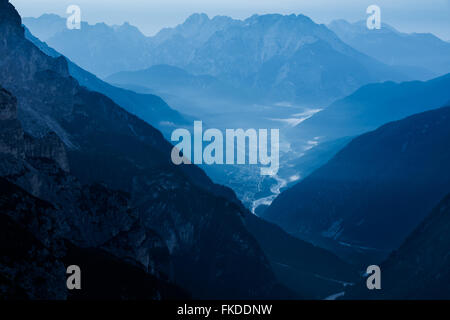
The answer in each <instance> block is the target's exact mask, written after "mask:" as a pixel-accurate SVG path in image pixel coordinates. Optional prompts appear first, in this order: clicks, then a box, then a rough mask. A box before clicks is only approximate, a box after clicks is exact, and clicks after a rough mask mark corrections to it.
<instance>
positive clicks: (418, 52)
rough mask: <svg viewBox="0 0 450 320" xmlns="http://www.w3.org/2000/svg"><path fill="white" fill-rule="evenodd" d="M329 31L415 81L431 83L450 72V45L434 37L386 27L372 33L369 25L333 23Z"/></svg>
mask: <svg viewBox="0 0 450 320" xmlns="http://www.w3.org/2000/svg"><path fill="white" fill-rule="evenodd" d="M328 28H329V29H331V30H332V31H333V32H334V33H336V34H337V35H338V37H339V38H340V39H342V41H344V42H345V43H347V44H348V45H350V46H352V47H353V48H355V49H356V50H358V51H360V52H362V53H365V54H367V55H368V56H370V57H372V58H375V59H377V60H379V61H381V62H383V63H385V64H387V65H390V66H395V67H397V68H399V70H403V71H404V72H405V73H406V74H408V75H410V76H411V77H412V78H413V79H416V80H428V79H431V78H433V77H436V76H439V75H443V74H446V73H449V72H450V43H448V42H446V41H443V40H441V39H439V38H438V37H436V36H434V35H433V34H431V33H411V34H408V33H403V32H399V31H398V30H396V29H395V28H394V27H392V26H390V25H388V24H386V23H382V24H381V27H380V29H372V30H369V29H368V28H367V27H366V21H357V22H354V23H350V22H347V21H345V20H334V21H332V22H331V23H330V24H328Z"/></svg>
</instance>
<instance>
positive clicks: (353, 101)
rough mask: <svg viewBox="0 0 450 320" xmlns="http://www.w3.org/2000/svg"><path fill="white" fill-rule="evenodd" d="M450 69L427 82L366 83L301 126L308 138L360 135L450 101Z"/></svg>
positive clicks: (302, 133) (305, 136)
mask: <svg viewBox="0 0 450 320" xmlns="http://www.w3.org/2000/svg"><path fill="white" fill-rule="evenodd" d="M449 88H450V73H449V74H447V75H445V76H441V77H439V78H435V79H432V80H429V81H426V82H421V81H411V82H402V83H393V82H385V83H377V84H369V85H366V86H364V87H362V88H360V89H358V90H357V91H355V92H354V93H353V94H351V95H349V96H348V97H345V98H343V99H341V100H338V101H336V102H334V103H332V104H331V105H330V106H329V107H327V108H325V109H324V110H323V111H321V112H318V113H316V114H315V115H313V116H312V117H311V118H309V119H307V120H305V121H304V122H302V123H301V124H300V125H299V126H298V130H297V131H296V134H297V135H298V136H300V137H303V138H304V139H312V138H314V137H317V136H319V137H321V139H322V140H335V139H338V138H342V137H348V136H356V135H359V134H361V133H364V132H367V131H370V130H374V129H375V128H377V127H379V126H381V125H383V124H385V123H387V122H389V121H394V120H400V119H402V118H404V117H407V116H409V115H412V114H415V113H419V112H424V111H427V110H431V109H435V108H439V107H441V106H443V105H445V104H446V103H447V102H449V101H450V90H449Z"/></svg>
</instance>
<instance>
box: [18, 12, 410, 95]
mask: <svg viewBox="0 0 450 320" xmlns="http://www.w3.org/2000/svg"><path fill="white" fill-rule="evenodd" d="M44 18H45V17H44ZM38 20H39V19H38ZM45 20H46V19H43V21H45ZM25 23H27V21H26V20H25ZM29 25H30V30H31V32H32V33H33V34H35V35H36V36H37V37H41V34H42V32H41V29H42V27H37V26H36V20H32V23H30V24H29ZM127 33H129V36H128V38H129V39H127V37H125V36H124V35H125V34H127ZM42 35H43V36H45V35H47V34H46V33H45V34H42ZM96 38H99V39H96ZM46 41H47V43H48V44H49V45H50V46H51V47H53V48H55V49H56V50H57V51H59V52H61V53H62V54H64V55H66V56H67V57H68V58H70V59H71V60H73V61H74V62H75V63H77V64H78V65H80V66H81V67H83V68H86V69H87V70H89V71H90V72H93V73H94V74H97V75H99V76H102V77H103V76H106V75H109V74H112V73H115V72H118V71H134V70H137V69H145V68H148V67H150V66H154V65H161V64H165V65H172V66H176V67H180V68H183V69H185V70H187V71H188V72H190V73H193V74H195V75H204V74H207V75H210V76H214V77H216V78H218V79H220V80H222V81H224V82H229V83H230V84H231V85H232V86H234V87H239V88H245V89H246V90H247V91H248V92H250V93H251V94H253V96H256V97H264V98H266V99H270V100H275V101H291V100H295V101H300V102H304V103H310V102H315V103H329V102H331V101H332V100H333V99H336V98H339V97H342V96H345V95H347V94H349V93H351V92H352V91H353V90H355V89H357V88H359V87H360V86H361V85H364V84H367V83H369V82H377V81H383V80H406V79H408V77H405V76H404V75H403V74H402V73H400V72H398V71H397V70H393V69H392V68H390V67H388V66H386V65H384V64H382V63H380V62H378V61H377V60H375V59H372V58H370V57H369V56H366V55H365V54H362V53H360V52H358V51H356V50H354V49H353V48H351V47H350V46H348V45H346V44H345V43H344V42H342V41H341V40H340V39H339V38H338V37H337V36H336V35H335V34H334V33H333V32H332V31H330V30H329V29H327V27H326V26H324V25H318V24H316V23H314V22H313V21H312V20H311V19H309V18H308V17H306V16H304V15H289V16H283V15H278V14H268V15H261V16H259V15H254V16H252V17H250V18H248V19H245V20H233V19H231V18H228V17H220V16H219V17H214V18H213V19H209V18H208V16H206V15H205V14H194V15H192V16H191V17H189V18H188V19H187V20H186V21H185V22H184V23H183V24H181V25H179V26H177V27H175V28H166V29H163V30H161V32H159V33H158V34H157V35H156V36H154V37H150V38H145V37H144V36H143V35H142V34H140V33H139V32H138V31H137V30H136V29H135V28H134V27H131V26H129V25H123V26H121V27H108V26H106V25H104V24H97V25H95V26H89V25H87V24H83V25H82V27H81V30H75V31H74V30H67V29H62V30H60V31H59V32H57V33H56V34H54V35H53V36H52V37H50V38H49V39H47V40H46ZM127 41H129V43H127ZM119 45H120V46H126V49H122V48H114V47H115V46H119ZM119 56H120V59H121V60H123V61H117V59H119ZM88 57H89V58H88Z"/></svg>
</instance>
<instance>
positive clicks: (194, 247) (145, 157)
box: [0, 0, 356, 299]
mask: <svg viewBox="0 0 450 320" xmlns="http://www.w3.org/2000/svg"><path fill="white" fill-rule="evenodd" d="M0 36H1V38H2V39H3V41H2V42H1V43H0V60H1V61H2V63H1V64H0V86H2V87H4V88H5V89H6V90H5V89H0V122H1V126H0V188H1V190H2V193H1V199H0V206H1V210H0V219H1V221H2V224H1V226H2V233H1V237H0V240H1V243H0V245H1V248H2V251H3V252H5V255H2V257H1V258H0V284H1V286H0V290H2V291H1V293H2V297H7V298H13V297H20V298H29V299H66V298H69V299H72V298H73V299H86V298H113V299H118V298H121V299H149V298H151V299H169V298H176V299H180V298H185V297H187V296H190V297H194V298H204V299H206V298H209V299H211V298H233V299H238V298H247V299H248V298H253V299H262V298H277V299H279V298H298V297H304V298H317V297H323V296H324V295H326V294H330V293H331V290H335V289H336V286H338V287H339V289H342V288H343V285H342V283H345V282H348V281H354V279H355V275H356V274H355V271H354V269H353V268H352V267H349V265H348V264H347V263H345V262H343V261H342V260H340V259H339V258H337V257H336V256H335V255H333V254H332V253H329V252H327V251H325V250H322V249H319V248H317V247H314V246H312V245H310V244H307V243H305V242H303V241H300V240H297V239H295V238H292V237H290V236H288V235H287V234H286V233H285V232H284V231H282V230H281V229H279V228H277V227H276V226H274V225H272V224H270V223H267V222H265V221H263V220H261V219H259V218H257V217H256V216H253V215H251V213H250V212H249V211H248V210H246V209H245V208H244V207H243V205H242V204H241V203H240V202H239V201H238V200H237V199H236V197H235V195H234V193H233V192H232V191H231V190H230V189H227V188H225V187H222V186H219V185H215V184H213V183H212V182H211V180H210V179H209V178H208V177H207V176H206V175H205V174H204V173H203V171H201V170H200V169H199V168H198V167H196V166H192V165H191V166H174V165H173V164H172V163H171V161H170V150H171V148H172V146H171V145H170V144H169V143H168V142H167V141H166V140H165V139H164V138H163V136H162V134H161V133H160V132H159V131H158V130H156V129H155V128H153V127H152V126H151V125H149V124H147V123H146V122H144V121H143V120H141V119H139V118H138V117H136V116H134V115H132V114H130V113H128V112H127V111H125V110H124V109H122V108H121V107H120V106H119V105H117V104H116V103H115V102H114V101H113V100H111V99H110V98H108V97H106V96H104V95H103V94H101V93H98V92H94V91H89V90H88V89H86V88H85V87H83V86H80V84H79V83H78V82H77V80H75V79H74V78H73V77H72V76H71V72H72V71H70V67H69V65H70V62H68V61H67V60H66V59H65V58H64V57H63V56H58V57H56V58H55V57H52V56H49V55H47V54H45V53H44V52H42V51H41V50H40V49H39V48H38V47H37V46H35V45H34V44H33V43H31V42H30V41H29V40H27V39H26V38H25V30H24V28H23V27H22V24H21V19H20V16H19V15H18V13H17V12H16V10H15V9H14V7H13V6H12V5H11V4H9V2H8V1H6V0H0ZM29 36H30V35H29ZM37 44H38V45H40V46H41V45H42V44H40V43H37ZM44 49H45V48H44ZM47 49H48V48H47ZM47 49H45V50H47ZM72 67H74V65H72ZM78 70H79V71H80V72H81V74H84V75H87V76H90V75H89V74H87V73H85V71H83V70H81V69H78ZM93 80H95V81H97V80H96V79H93ZM96 83H98V84H100V85H103V84H102V83H101V82H98V81H97V82H96ZM113 89H114V88H113ZM113 89H111V90H113ZM114 90H115V89H114ZM156 98H157V97H155V99H156ZM267 234H271V235H272V240H273V242H272V243H267V239H265V238H264V237H262V236H261V235H267ZM281 245H283V246H292V247H291V249H290V250H285V251H279V252H277V250H276V251H274V248H277V246H281ZM30 249H32V250H33V254H32V255H26V254H25V252H29V251H30ZM286 249H287V248H286ZM303 261H310V262H311V264H305V263H303ZM38 262H43V263H44V265H42V268H30V266H34V263H36V264H38V265H41V264H40V263H38ZM74 262H76V263H77V264H80V266H81V268H82V269H83V270H86V277H87V279H86V281H87V288H88V290H87V292H81V295H78V296H72V295H71V294H70V293H69V292H68V291H67V289H66V287H65V285H64V284H65V278H66V275H65V267H66V266H67V265H68V264H74ZM280 263H282V264H285V265H286V266H287V267H289V268H290V269H289V270H290V271H289V273H288V274H286V273H283V274H284V275H285V276H284V277H281V276H280V275H281V272H280V271H279V270H278V269H275V268H274V266H276V265H279V264H280ZM315 264H316V265H317V266H318V267H317V269H318V270H319V271H318V273H319V274H317V273H315V272H314V270H315V268H314V265H315ZM104 269H107V270H106V271H103V272H102V270H104ZM274 270H275V271H274ZM111 274H113V275H114V279H115V282H114V283H116V284H117V286H116V287H114V288H111V285H108V283H107V279H108V278H110V277H111ZM296 275H301V276H302V277H303V279H305V283H306V285H305V286H302V285H301V283H295V284H293V283H292V282H291V281H290V279H292V278H295V277H296ZM61 277H63V280H61ZM327 279H328V280H327ZM314 283H320V286H315V285H314ZM30 286H32V289H31V290H26V289H27V288H30ZM83 294H85V295H84V296H83Z"/></svg>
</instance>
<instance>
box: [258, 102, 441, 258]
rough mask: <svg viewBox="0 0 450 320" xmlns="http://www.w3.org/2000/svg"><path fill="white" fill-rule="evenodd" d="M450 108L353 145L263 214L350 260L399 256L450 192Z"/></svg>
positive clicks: (405, 121) (411, 119) (382, 129)
mask: <svg viewBox="0 0 450 320" xmlns="http://www.w3.org/2000/svg"><path fill="white" fill-rule="evenodd" d="M449 141H450V107H443V108H439V109H436V110H432V111H427V112H424V113H420V114H417V115H413V116H410V117H408V118H405V119H403V120H400V121H395V122H391V123H388V124H386V125H383V126H381V127H380V128H378V129H377V130H375V131H372V132H369V133H366V134H363V135H361V136H359V137H357V138H355V139H354V140H352V141H351V142H350V143H349V144H348V145H347V146H346V147H344V148H343V149H342V150H341V151H340V152H338V153H337V154H336V155H335V156H334V157H333V158H332V159H331V160H330V161H329V162H328V163H326V164H325V165H324V166H322V167H321V168H319V169H317V170H316V171H314V172H313V173H312V174H310V175H309V176H308V177H306V178H305V179H304V180H302V181H301V182H299V183H298V184H297V185H295V186H294V187H292V188H291V189H288V190H286V191H284V192H282V193H281V194H280V196H279V197H277V198H276V199H275V201H274V202H273V203H272V205H271V206H270V207H269V208H268V209H267V210H266V211H265V212H264V215H263V216H264V218H266V219H268V220H269V221H272V222H275V223H277V224H279V225H280V226H281V227H283V228H284V229H285V230H287V231H288V232H290V233H292V234H294V235H297V236H298V237H300V238H302V239H308V240H310V241H312V242H314V243H316V244H320V245H321V246H324V247H326V248H329V249H332V250H334V252H336V253H339V254H341V255H342V256H345V252H344V251H345V249H346V248H352V250H353V251H354V252H357V251H360V252H362V253H364V254H366V253H367V254H369V257H372V258H371V259H372V261H373V259H374V256H377V257H378V258H377V259H379V258H380V257H381V258H382V257H383V256H385V255H387V253H389V251H391V250H393V249H396V248H397V247H398V246H399V245H400V244H401V243H402V242H403V241H404V239H405V238H406V236H407V235H408V234H409V233H410V232H411V231H412V230H413V229H414V228H415V227H416V226H417V225H418V224H419V223H420V222H421V221H422V220H423V219H424V217H425V216H426V214H427V213H428V212H430V211H431V209H432V208H433V207H434V206H435V205H436V203H437V202H438V201H439V200H440V199H442V198H443V197H444V196H445V195H446V194H447V193H448V191H449V190H450V165H449V164H450V148H449Z"/></svg>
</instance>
